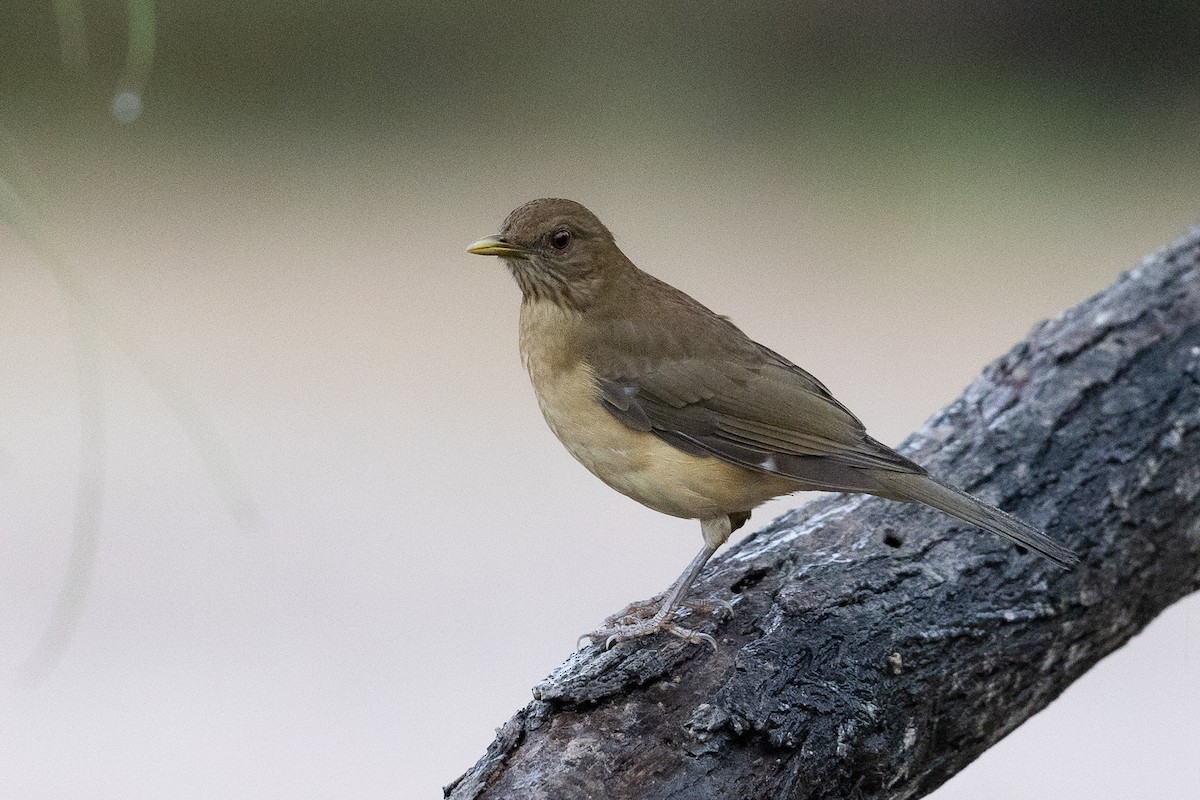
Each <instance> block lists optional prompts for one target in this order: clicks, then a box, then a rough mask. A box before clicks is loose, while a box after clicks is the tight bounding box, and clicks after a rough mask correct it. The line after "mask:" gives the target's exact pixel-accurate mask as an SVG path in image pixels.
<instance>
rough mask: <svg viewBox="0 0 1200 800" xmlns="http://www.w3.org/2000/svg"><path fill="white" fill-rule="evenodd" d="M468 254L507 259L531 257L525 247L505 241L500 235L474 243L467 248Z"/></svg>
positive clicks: (486, 237) (487, 237)
mask: <svg viewBox="0 0 1200 800" xmlns="http://www.w3.org/2000/svg"><path fill="white" fill-rule="evenodd" d="M467 252H468V253H474V254H475V255H477V256H504V257H505V258H527V257H528V256H529V251H528V250H526V249H525V248H524V247H521V246H519V245H515V244H513V243H511V242H509V241H507V240H505V238H504V237H503V236H500V235H499V234H496V235H495V236H485V237H483V238H482V239H480V240H479V241H478V242H474V243H472V245H471V246H470V247H468V248H467Z"/></svg>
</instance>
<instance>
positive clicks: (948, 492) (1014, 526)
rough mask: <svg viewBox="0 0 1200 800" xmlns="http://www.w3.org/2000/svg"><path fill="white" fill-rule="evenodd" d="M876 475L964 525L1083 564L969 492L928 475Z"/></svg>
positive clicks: (1064, 562) (1065, 563) (1061, 562)
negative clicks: (969, 524)
mask: <svg viewBox="0 0 1200 800" xmlns="http://www.w3.org/2000/svg"><path fill="white" fill-rule="evenodd" d="M876 474H877V477H878V478H879V479H880V482H881V483H884V485H886V486H887V487H888V488H889V489H891V490H892V491H894V492H895V493H896V494H897V495H899V496H901V497H903V498H906V499H909V500H915V501H917V502H919V503H924V504H925V505H927V506H933V507H934V508H936V509H937V510H938V511H942V512H945V513H946V514H949V515H950V516H952V517H956V518H958V519H961V520H962V521H963V522H969V523H971V524H972V525H978V526H979V527H980V528H983V529H984V530H986V531H991V532H992V533H994V534H997V535H998V536H1003V537H1004V538H1005V539H1011V540H1012V541H1014V542H1016V543H1017V544H1019V545H1021V546H1022V547H1027V548H1029V549H1030V550H1032V551H1034V552H1035V553H1037V554H1038V555H1041V556H1043V557H1045V558H1047V559H1049V560H1050V561H1053V562H1054V563H1055V564H1057V565H1058V566H1060V567H1063V568H1064V569H1070V568H1071V567H1072V566H1074V565H1075V564H1077V563H1079V556H1077V555H1075V553H1074V552H1073V551H1072V550H1070V549H1068V548H1066V547H1063V546H1062V545H1061V544H1059V543H1058V542H1056V541H1054V540H1053V539H1051V538H1050V537H1049V536H1047V535H1046V534H1044V533H1042V532H1041V531H1039V530H1038V529H1037V528H1035V527H1033V526H1032V525H1030V524H1028V523H1026V522H1022V521H1021V520H1019V519H1017V518H1016V517H1014V516H1012V515H1011V514H1007V513H1005V512H1003V511H1001V510H1000V509H998V508H996V507H995V506H990V505H988V504H987V503H985V502H983V501H982V500H977V499H975V498H974V497H972V496H971V495H969V494H967V493H966V492H960V491H959V490H958V489H955V488H953V487H951V486H947V485H945V484H944V483H939V482H938V481H937V480H935V479H933V478H931V477H930V476H928V475H922V474H915V473H903V472H892V473H883V472H882V471H880V472H878V473H876Z"/></svg>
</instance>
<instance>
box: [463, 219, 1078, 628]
mask: <svg viewBox="0 0 1200 800" xmlns="http://www.w3.org/2000/svg"><path fill="white" fill-rule="evenodd" d="M467 252H469V253H472V254H476V255H485V256H498V257H499V258H500V259H502V260H503V262H504V263H505V264H506V265H507V267H508V269H509V271H510V272H511V273H512V276H513V278H515V279H516V282H517V285H518V286H519V287H520V290H521V311H520V324H519V344H520V352H521V357H522V360H523V362H524V364H525V367H526V370H527V371H528V373H529V378H530V381H531V382H532V384H533V389H534V394H535V395H536V397H537V402H538V405H539V407H540V409H541V412H542V415H543V417H544V418H545V420H546V423H547V425H548V426H549V427H550V430H551V431H553V433H554V434H555V436H557V437H558V439H559V440H560V441H561V442H562V444H563V445H564V446H565V447H566V449H567V451H568V452H569V453H570V454H571V455H572V456H574V458H575V459H576V460H577V461H579V462H580V463H581V464H583V466H585V467H586V468H587V469H588V470H589V471H591V472H592V474H594V475H595V476H596V477H597V478H599V479H600V480H601V481H603V482H604V483H606V484H607V485H608V486H610V487H612V488H613V489H615V490H616V491H618V492H620V493H621V494H624V495H626V496H628V497H631V498H633V499H634V500H637V501H638V502H640V503H642V504H643V505H645V506H647V507H649V508H651V509H654V510H655V511H659V512H662V513H664V514H669V515H671V516H674V517H681V518H684V519H696V520H699V521H700V532H701V535H702V537H703V539H704V545H703V547H702V549H701V550H700V552H699V553H698V554H697V555H696V557H695V558H694V559H693V560H692V561H691V563H690V564H689V565H688V566H687V568H686V569H685V570H684V571H683V573H682V574H681V575H680V576H679V578H678V579H677V580H676V581H675V582H674V583H673V584H671V586H670V588H669V589H668V590H667V591H666V592H665V593H664V595H663V596H662V600H661V601H660V602H657V603H655V602H654V601H653V600H652V601H649V602H648V603H647V604H642V605H639V604H634V605H631V606H630V608H629V609H626V612H622V614H619V615H616V616H614V617H612V618H610V619H609V620H608V621H607V622H606V623H605V624H604V625H603V626H602V627H601V628H600V629H598V630H596V631H594V632H592V633H590V634H585V635H584V636H582V637H580V639H581V640H583V639H585V638H586V639H590V640H591V641H592V642H593V643H597V642H599V641H603V642H604V644H605V647H606V648H607V647H611V646H613V645H614V644H616V643H619V642H623V641H629V640H634V639H638V638H640V637H644V636H648V635H651V634H655V633H659V632H666V633H670V634H674V635H675V636H678V637H680V638H682V639H685V640H687V641H689V642H693V643H707V644H709V645H712V646H713V647H714V648H715V647H716V642H715V640H714V639H713V637H712V636H710V635H709V634H706V633H701V632H699V631H696V630H693V629H691V628H688V627H685V626H684V625H683V624H681V623H680V621H679V620H678V619H677V616H678V612H679V610H680V608H681V607H686V605H687V604H686V603H685V602H684V598H685V597H686V595H687V593H688V590H689V589H690V588H691V586H692V584H693V583H694V582H695V580H696V578H697V577H698V576H699V575H700V573H701V571H702V570H703V568H704V565H705V564H706V563H707V562H708V560H709V558H710V557H711V556H712V555H713V553H714V552H716V550H717V548H719V547H720V546H721V545H722V544H724V543H725V541H726V540H727V539H728V538H729V536H730V534H731V533H732V532H733V531H734V530H736V529H738V528H739V527H741V526H742V525H743V524H745V522H746V521H747V520H748V519H749V517H750V512H751V510H752V509H754V508H755V507H756V506H758V505H760V504H761V503H764V502H766V501H767V500H770V499H772V498H775V497H779V496H782V495H788V494H791V493H793V492H797V491H806V490H817V491H832V492H860V493H866V494H870V495H876V496H879V497H883V498H887V499H889V500H899V501H906V502H910V503H923V504H925V505H928V506H932V507H933V508H935V509H937V510H939V511H941V512H943V513H946V514H949V515H950V516H952V517H955V518H957V519H959V520H962V521H964V522H968V523H970V524H972V525H975V526H977V527H979V528H982V529H984V530H987V531H990V532H991V533H994V534H998V535H999V536H1002V537H1004V538H1006V539H1010V540H1012V541H1013V542H1016V543H1017V544H1018V545H1020V546H1021V547H1023V548H1027V549H1028V550H1032V551H1034V552H1035V553H1037V554H1039V555H1041V556H1043V557H1045V558H1047V559H1049V560H1050V561H1051V562H1053V563H1054V564H1056V565H1058V566H1060V567H1063V568H1070V567H1071V566H1072V565H1074V564H1075V563H1077V561H1078V557H1077V556H1076V555H1075V553H1073V552H1072V551H1071V550H1070V549H1068V548H1066V547H1064V546H1063V545H1061V544H1059V543H1057V542H1055V541H1054V540H1053V539H1051V538H1050V537H1048V536H1047V535H1046V534H1045V533H1043V532H1042V531H1040V530H1038V529H1037V528H1035V527H1033V526H1032V525H1029V524H1028V523H1026V522H1024V521H1022V520H1020V519H1017V518H1016V517H1013V516H1011V515H1010V514H1008V513H1006V512H1004V511H1002V510H1000V509H999V508H996V507H994V506H991V505H989V504H987V503H985V502H983V501H981V500H979V499H977V498H975V497H972V496H971V495H969V494H966V493H965V492H962V491H960V490H958V489H956V488H954V487H952V486H950V485H948V484H946V483H943V482H942V481H940V480H938V479H937V478H935V477H933V476H931V475H930V474H929V473H928V472H927V471H926V470H925V469H924V468H923V467H921V466H920V465H918V464H916V463H915V462H913V461H911V460H910V459H908V458H906V457H905V456H903V455H901V454H900V453H898V452H897V451H895V450H893V449H892V448H890V447H887V446H886V445H884V444H882V443H880V442H878V441H876V440H875V439H873V438H871V437H870V436H869V435H867V432H866V429H865V428H864V426H863V424H862V422H860V421H859V419H858V418H857V417H856V416H854V414H852V413H851V412H850V411H849V410H848V409H847V408H846V407H845V406H844V405H842V404H841V403H840V402H839V401H838V400H836V399H835V398H834V397H833V395H832V394H831V393H830V391H829V390H828V389H827V388H826V387H825V385H824V384H822V383H821V382H820V381H819V380H817V379H816V378H815V377H813V376H812V375H810V374H809V373H808V372H806V371H805V370H803V369H802V368H800V367H799V366H797V365H796V364H794V363H792V362H791V361H789V360H788V359H787V358H785V357H783V356H782V355H780V354H779V353H777V352H775V351H774V350H771V349H770V348H768V347H766V346H764V345H761V344H759V343H758V342H756V341H754V340H753V339H751V338H750V337H748V336H747V335H746V334H744V333H742V331H741V330H740V329H739V328H737V327H736V326H735V325H734V324H733V322H731V321H730V320H729V319H728V318H726V317H724V316H721V315H719V314H716V313H714V312H713V311H711V310H709V309H708V308H707V307H705V306H704V305H702V304H701V303H700V302H698V301H696V300H694V299H693V298H692V297H690V296H689V295H687V294H685V293H684V292H683V291H681V290H679V289H676V288H675V287H673V286H671V285H670V284H668V283H665V282H664V281H661V280H659V279H658V278H655V277H653V276H652V275H650V274H649V273H647V272H644V271H642V270H641V269H639V268H638V267H637V266H635V265H634V264H633V262H632V261H630V260H629V258H627V257H626V256H625V254H624V253H623V252H622V251H621V249H620V248H619V247H618V246H617V244H616V241H615V239H614V238H613V235H612V233H610V232H609V230H608V228H606V227H605V226H604V224H603V223H602V222H601V221H600V220H599V218H598V217H597V216H596V215H595V214H593V213H592V212H591V211H589V210H588V209H587V208H585V207H584V206H583V205H581V204H579V203H577V202H575V201H572V200H565V199H560V198H542V199H539V200H532V201H530V202H527V203H525V204H524V205H522V206H520V207H518V208H516V209H515V210H514V211H512V213H510V214H509V215H508V217H507V218H506V219H505V220H504V223H503V225H502V226H501V228H500V232H499V233H497V234H495V235H492V236H487V237H485V238H482V239H479V240H478V241H476V242H474V243H472V244H471V245H470V246H469V247H468V248H467Z"/></svg>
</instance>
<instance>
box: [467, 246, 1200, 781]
mask: <svg viewBox="0 0 1200 800" xmlns="http://www.w3.org/2000/svg"><path fill="white" fill-rule="evenodd" d="M1198 263H1200V230H1195V231H1193V232H1192V233H1191V234H1190V235H1188V236H1186V237H1184V238H1182V239H1180V240H1179V241H1177V242H1176V243H1175V244H1174V245H1172V246H1171V247H1170V248H1168V249H1166V250H1163V251H1161V252H1159V253H1157V254H1155V255H1154V256H1151V257H1149V258H1147V259H1146V260H1145V261H1144V262H1143V263H1142V264H1141V265H1140V266H1139V267H1137V268H1136V269H1134V270H1132V271H1131V272H1129V273H1127V274H1125V275H1123V276H1122V277H1121V278H1120V279H1119V280H1118V281H1117V282H1116V283H1115V284H1114V285H1113V286H1111V287H1110V288H1109V289H1107V290H1106V291H1104V292H1102V293H1101V294H1099V295H1096V296H1095V297H1093V298H1091V299H1089V300H1087V301H1085V302H1084V303H1082V304H1080V305H1079V306H1076V307H1075V308H1073V309H1070V310H1069V311H1066V312H1064V313H1063V314H1062V315H1061V316H1060V317H1059V318H1057V319H1054V320H1051V321H1048V322H1044V323H1042V324H1041V325H1039V326H1038V327H1037V328H1035V329H1034V330H1033V332H1032V333H1031V334H1030V335H1029V337H1028V338H1027V339H1026V340H1025V341H1023V342H1021V343H1019V344H1017V345H1016V346H1015V347H1014V348H1013V349H1012V350H1011V351H1009V353H1008V354H1006V355H1005V356H1003V357H1002V358H1000V359H999V360H998V361H996V362H995V363H993V364H992V365H990V366H989V367H987V368H986V369H985V370H984V372H983V374H982V375H981V376H980V377H979V378H978V379H977V380H976V381H975V382H974V383H972V384H971V385H970V386H969V387H968V388H967V390H966V391H965V392H964V393H963V395H962V396H961V397H960V398H959V399H958V400H956V401H955V402H954V403H953V404H951V405H950V406H949V407H948V408H946V409H945V410H944V411H942V412H940V413H939V414H937V415H935V416H934V417H933V418H932V419H930V420H929V422H927V423H926V424H925V426H924V427H923V428H922V429H921V430H920V431H918V432H917V433H916V434H914V435H913V436H911V437H909V439H908V440H907V441H906V442H905V445H904V446H903V447H902V448H901V449H902V451H903V452H904V453H905V454H906V455H908V456H910V457H912V458H913V459H915V460H916V461H918V462H919V463H922V464H924V465H926V466H927V467H929V469H930V471H931V472H932V473H933V474H935V475H938V476H941V477H943V478H945V479H946V480H948V481H949V482H951V483H953V484H955V485H957V486H961V487H963V488H964V489H966V490H967V491H970V492H972V493H974V494H977V495H979V496H980V497H981V498H983V499H986V500H988V501H989V502H993V503H997V504H999V505H1001V506H1003V507H1004V508H1005V509H1007V510H1009V511H1011V512H1013V513H1015V514H1017V515H1018V516H1020V517H1022V518H1024V519H1026V520H1028V521H1030V522H1032V523H1035V524H1037V525H1039V526H1042V527H1044V528H1046V529H1047V530H1048V531H1050V533H1051V534H1052V535H1053V536H1054V537H1055V538H1056V539H1058V540H1059V541H1061V542H1063V543H1064V544H1067V545H1068V546H1070V547H1073V548H1075V549H1076V550H1077V551H1078V552H1079V554H1080V555H1081V556H1082V558H1083V563H1082V564H1080V566H1079V567H1077V568H1076V569H1075V570H1073V571H1071V572H1063V571H1061V570H1058V569H1056V568H1055V567H1053V566H1052V565H1049V564H1047V563H1046V562H1045V561H1043V560H1041V559H1038V558H1036V557H1034V556H1032V555H1019V554H1017V553H1015V552H1013V549H1012V547H1011V546H1008V545H1006V544H1005V543H1003V542H1001V541H1000V540H998V539H993V538H992V537H990V536H988V535H987V534H985V533H983V532H980V531H978V530H976V529H973V528H970V527H968V526H964V525H963V524H961V523H957V522H955V521H954V520H951V519H949V518H947V517H945V516H942V515H941V514H938V513H937V512H935V511H932V510H929V509H924V508H921V507H917V506H909V505H901V504H899V503H893V502H889V501H885V500H880V499H877V498H868V497H863V496H834V497H830V498H826V499H822V500H820V501H817V502H814V503H810V504H808V505H806V506H804V507H803V508H801V509H799V510H797V511H794V512H791V513H790V514H787V515H786V516H784V517H782V518H781V519H779V520H777V521H775V522H774V523H772V524H771V525H770V526H768V527H767V528H765V529H764V530H761V531H758V532H757V533H755V534H753V535H751V536H750V537H748V538H747V539H746V540H745V541H743V542H742V543H741V544H740V545H738V546H737V547H735V548H733V549H731V550H730V551H729V552H728V553H726V554H725V555H724V556H723V557H721V558H719V559H717V560H715V561H714V563H713V564H712V565H711V566H710V567H709V569H708V570H707V571H706V573H705V576H704V578H703V580H702V581H701V583H700V584H698V585H697V587H696V589H695V590H694V591H695V593H696V595H698V596H704V595H705V594H706V593H712V594H716V595H717V596H720V597H725V598H730V599H731V600H732V602H733V604H734V608H735V611H734V614H733V616H732V618H730V619H726V620H720V621H718V620H701V621H697V622H696V624H697V625H707V626H708V627H706V628H703V629H704V630H707V631H709V632H710V633H712V634H713V635H714V636H716V637H717V639H718V641H719V642H720V648H719V649H718V651H717V652H716V653H715V654H714V653H713V652H712V651H711V650H710V649H709V648H707V647H698V646H695V645H688V644H685V643H683V642H680V641H676V640H673V639H672V638H671V637H667V636H663V637H658V638H655V639H652V640H648V641H641V642H632V643H625V644H620V645H617V646H616V647H614V648H613V649H612V650H610V651H607V652H606V651H603V650H601V649H600V648H598V647H589V648H587V649H586V650H584V651H582V652H580V653H577V654H575V655H574V656H572V657H570V658H568V659H567V661H566V662H565V663H564V664H563V665H561V666H560V667H559V668H558V669H556V670H555V671H554V672H553V673H552V674H551V675H550V676H549V677H548V678H546V680H544V681H543V682H542V683H541V684H539V685H538V686H536V687H535V688H534V697H535V700H534V701H533V702H532V703H530V704H529V705H528V706H526V707H525V708H524V709H523V710H521V711H519V712H517V714H516V716H514V717H513V718H512V719H511V720H510V721H509V722H508V723H507V724H505V725H504V727H502V728H501V729H500V730H499V732H498V735H497V738H496V741H495V742H494V743H493V744H492V745H491V746H490V747H489V748H488V751H487V753H486V754H485V755H484V757H483V758H482V759H480V761H479V763H477V764H476V765H475V767H474V768H472V769H471V770H470V771H469V772H467V773H466V774H465V775H463V776H462V777H461V778H459V779H458V780H457V781H455V782H454V783H453V784H452V785H451V786H449V787H448V788H447V790H446V795H447V797H450V798H453V799H454V800H468V799H470V800H475V799H476V798H481V799H482V798H516V797H519V798H525V799H527V800H539V799H540V798H554V799H555V800H559V799H568V798H589V797H604V798H635V797H636V798H642V799H644V800H657V799H659V798H663V799H665V798H689V800H704V799H711V800H717V798H728V800H748V799H751V798H764V799H766V798H770V799H771V800H775V799H776V798H795V799H799V798H849V797H853V798H916V797H921V796H924V795H925V794H928V793H929V792H931V791H933V789H935V788H936V787H937V786H939V785H940V784H942V783H943V782H944V781H946V780H947V779H948V778H950V777H951V776H952V775H954V774H955V773H956V772H958V771H959V770H960V769H962V768H963V767H965V766H966V765H967V764H969V763H970V762H971V761H972V760H974V759H975V758H976V757H978V756H979V755H980V754H981V753H982V752H983V751H984V750H986V749H987V748H988V747H990V746H991V745H993V744H995V743H996V742H997V741H999V740H1000V739H1001V738H1003V737H1004V736H1005V735H1007V734H1008V733H1009V732H1010V731H1012V730H1013V729H1014V728H1016V727H1017V726H1018V725H1020V724H1021V722H1023V721H1024V720H1026V719H1027V718H1029V717H1030V716H1032V715H1033V714H1034V713H1036V712H1037V711H1039V710H1040V709H1042V708H1043V707H1045V706H1046V704H1048V703H1049V702H1050V701H1051V700H1053V699H1054V698H1055V697H1057V696H1058V695H1059V693H1060V692H1062V691H1063V690H1064V689H1065V688H1066V687H1067V686H1068V685H1069V684H1070V683H1071V682H1072V681H1074V680H1076V679H1077V678H1079V677H1080V676H1081V675H1083V673H1084V672H1086V671H1087V670H1088V669H1089V668H1090V667H1091V666H1092V665H1093V664H1095V663H1096V662H1097V661H1099V660H1100V659H1101V658H1103V657H1104V656H1105V655H1107V654H1108V653H1110V652H1112V651H1113V650H1115V649H1116V648H1118V647H1120V646H1121V645H1122V644H1124V643H1125V642H1127V641H1128V640H1129V639H1130V637H1132V636H1133V635H1134V634H1136V633H1137V632H1138V631H1139V630H1141V629H1142V628H1143V627H1145V625H1146V624H1147V623H1149V622H1150V620H1151V619H1153V618H1154V617H1155V616H1156V615H1157V614H1158V613H1159V612H1160V611H1162V610H1163V609H1165V608H1166V607H1167V606H1169V605H1170V604H1171V603H1173V602H1175V601H1176V600H1178V599H1179V598H1181V597H1183V596H1184V595H1186V594H1187V593H1189V592H1192V591H1194V590H1196V589H1197V588H1200V515H1198V513H1197V512H1198V511H1200V502H1198V497H1200V267H1198Z"/></svg>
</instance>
